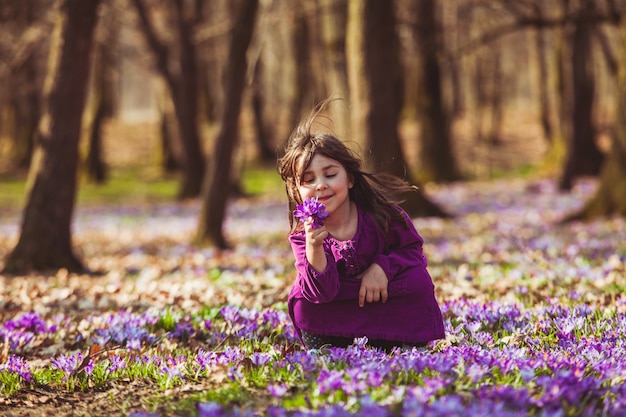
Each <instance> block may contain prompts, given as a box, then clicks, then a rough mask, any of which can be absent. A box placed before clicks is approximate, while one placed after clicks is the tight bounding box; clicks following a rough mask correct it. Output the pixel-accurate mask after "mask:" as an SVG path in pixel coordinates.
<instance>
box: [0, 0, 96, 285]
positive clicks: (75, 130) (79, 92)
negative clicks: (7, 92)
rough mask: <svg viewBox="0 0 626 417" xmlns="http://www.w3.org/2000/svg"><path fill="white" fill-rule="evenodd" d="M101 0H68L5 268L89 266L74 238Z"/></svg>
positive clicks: (12, 270)
mask: <svg viewBox="0 0 626 417" xmlns="http://www.w3.org/2000/svg"><path fill="white" fill-rule="evenodd" d="M99 3H100V1H99V0H65V2H64V5H63V8H62V13H63V16H62V19H61V20H60V22H59V24H60V25H61V27H60V30H61V35H60V36H61V37H60V39H59V42H60V44H59V46H58V49H56V48H55V49H53V50H52V52H51V53H52V54H53V55H52V56H51V61H50V63H51V67H50V69H49V73H48V79H47V83H46V84H47V86H49V90H48V91H49V93H48V95H47V100H46V109H45V111H44V117H43V118H42V121H41V124H40V126H39V134H38V143H37V147H36V150H35V155H34V159H33V163H32V165H31V170H30V175H29V192H28V198H27V203H26V207H25V209H24V215H23V219H22V227H21V234H20V237H19V240H18V243H17V245H16V247H15V248H14V249H13V251H12V252H11V253H10V254H9V256H8V258H7V260H6V263H5V272H6V273H23V272H27V271H29V270H38V271H42V270H49V269H59V268H66V269H67V270H68V271H84V269H85V268H84V266H83V264H82V262H81V261H80V260H79V259H78V258H77V257H76V255H75V254H74V251H73V248H72V242H71V230H70V226H71V219H72V214H73V211H74V203H75V197H76V171H77V166H78V143H79V138H80V127H81V116H82V114H83V110H84V107H85V96H86V92H87V84H88V78H89V70H90V53H91V49H92V39H93V32H94V27H95V25H96V22H97V14H96V10H97V7H98V5H99Z"/></svg>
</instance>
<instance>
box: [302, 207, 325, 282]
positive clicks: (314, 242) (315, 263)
mask: <svg viewBox="0 0 626 417" xmlns="http://www.w3.org/2000/svg"><path fill="white" fill-rule="evenodd" d="M304 235H305V237H306V258H307V259H308V261H309V264H311V266H312V267H313V269H315V270H316V271H317V272H322V271H323V270H324V269H326V264H327V261H326V254H325V253H324V245H323V243H324V239H325V238H326V236H328V230H326V226H319V227H316V228H313V218H312V217H309V218H308V219H307V220H306V221H305V222H304Z"/></svg>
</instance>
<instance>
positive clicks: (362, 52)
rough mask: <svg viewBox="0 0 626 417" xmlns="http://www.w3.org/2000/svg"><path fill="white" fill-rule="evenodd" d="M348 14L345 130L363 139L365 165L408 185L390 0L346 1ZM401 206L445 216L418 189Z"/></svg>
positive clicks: (414, 213)
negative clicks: (347, 124) (348, 112)
mask: <svg viewBox="0 0 626 417" xmlns="http://www.w3.org/2000/svg"><path fill="white" fill-rule="evenodd" d="M348 16H349V18H348V32H347V45H348V54H347V57H348V80H349V86H350V105H351V108H352V113H351V115H352V120H351V122H352V132H351V134H352V135H353V137H355V138H363V139H364V146H365V148H366V149H368V150H369V151H370V153H371V155H366V158H365V159H366V161H367V162H368V164H367V165H368V169H370V170H372V171H373V170H377V171H385V172H388V173H390V174H394V175H397V176H398V177H400V178H404V179H406V180H407V181H408V182H409V183H414V181H412V179H411V174H410V172H409V170H408V167H407V164H406V161H405V158H404V155H403V153H402V149H401V146H400V138H399V134H398V128H397V123H398V118H399V113H400V104H401V99H400V98H399V97H400V96H399V94H400V88H399V85H401V84H400V83H399V82H398V79H399V70H400V65H399V60H398V55H397V48H398V41H397V38H396V33H395V29H396V27H395V16H394V10H393V3H392V2H387V1H378V0H350V1H349V7H348ZM370 156H371V157H370ZM403 207H404V208H405V209H406V210H407V212H408V213H409V215H411V216H422V215H435V216H443V215H445V213H444V212H443V211H442V210H441V209H439V208H438V207H437V206H436V205H435V204H434V203H432V202H431V201H430V200H428V199H427V198H426V197H425V196H424V195H423V194H421V193H411V194H409V195H407V196H406V200H405V202H404V204H403Z"/></svg>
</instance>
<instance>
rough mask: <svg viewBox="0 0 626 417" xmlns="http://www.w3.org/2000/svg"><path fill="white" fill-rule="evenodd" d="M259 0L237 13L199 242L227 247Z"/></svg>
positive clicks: (247, 0) (243, 4)
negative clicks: (235, 155) (225, 228)
mask: <svg viewBox="0 0 626 417" xmlns="http://www.w3.org/2000/svg"><path fill="white" fill-rule="evenodd" d="M258 5H259V1H258V0H242V1H241V5H240V10H239V12H238V14H237V17H236V20H235V25H234V28H233V33H232V38H231V42H230V52H229V55H228V67H227V74H228V79H227V83H226V91H225V98H226V102H225V105H224V113H223V116H222V123H221V127H220V131H219V133H218V135H217V138H216V142H215V150H214V152H213V153H212V157H213V160H212V162H211V166H210V168H209V169H208V170H207V172H206V177H205V180H204V181H205V183H204V188H203V192H202V208H201V210H200V219H199V224H198V231H197V233H196V237H195V241H196V243H200V244H206V245H210V246H216V247H218V248H221V249H226V248H228V246H229V245H228V243H227V241H226V238H225V237H224V232H223V230H222V225H223V223H224V218H225V216H226V203H227V200H228V196H229V195H230V191H231V184H232V183H231V168H232V163H233V150H234V149H235V145H236V143H237V140H238V135H239V114H240V111H241V101H242V93H243V88H244V84H245V77H246V71H247V62H246V52H247V50H248V47H249V45H250V41H251V39H252V33H253V31H254V24H255V20H256V14H257V9H258Z"/></svg>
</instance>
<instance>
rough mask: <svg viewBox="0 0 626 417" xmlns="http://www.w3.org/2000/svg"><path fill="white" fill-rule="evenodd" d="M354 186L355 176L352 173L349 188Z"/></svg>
mask: <svg viewBox="0 0 626 417" xmlns="http://www.w3.org/2000/svg"><path fill="white" fill-rule="evenodd" d="M352 187H354V177H353V176H352V175H350V179H349V180H348V190H351V189H352Z"/></svg>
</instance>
